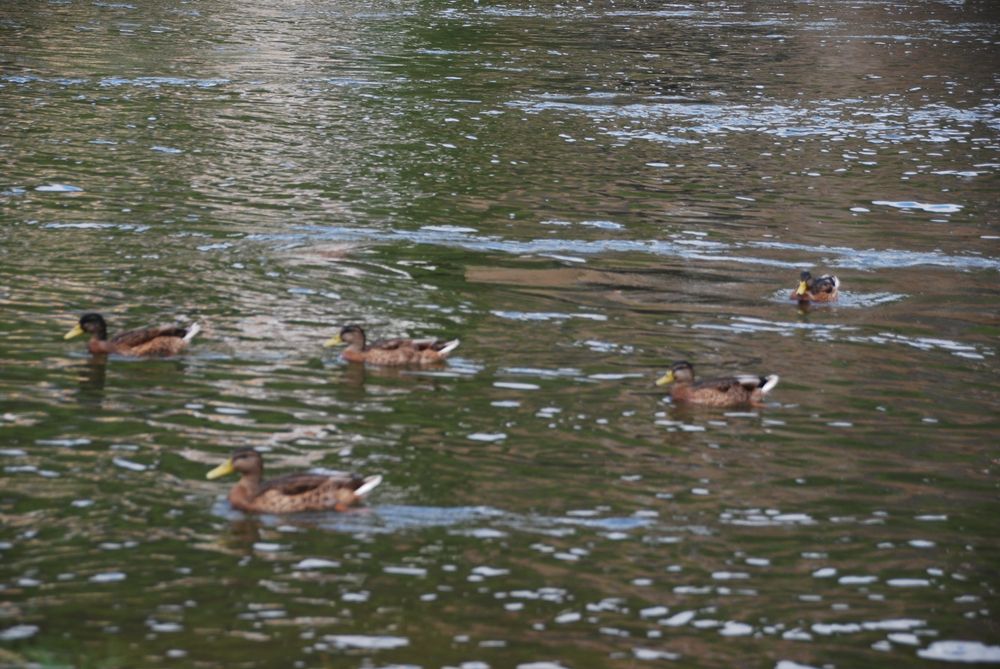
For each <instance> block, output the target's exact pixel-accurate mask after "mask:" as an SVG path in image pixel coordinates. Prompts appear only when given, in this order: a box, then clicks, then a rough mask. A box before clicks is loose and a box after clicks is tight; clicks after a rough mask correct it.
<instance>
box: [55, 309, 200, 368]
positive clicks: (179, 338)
mask: <svg viewBox="0 0 1000 669" xmlns="http://www.w3.org/2000/svg"><path fill="white" fill-rule="evenodd" d="M199 332H201V326H200V325H198V324H197V323H195V324H193V325H191V326H188V327H182V326H180V325H159V326H154V327H149V328H142V329H140V330H129V331H128V332H123V333H121V334H119V335H115V336H114V337H112V338H111V339H108V324H107V323H106V322H105V321H104V317H103V316H101V315H100V314H84V315H83V316H81V317H80V322H79V323H77V325H76V327H74V328H73V329H72V330H70V331H69V332H67V333H66V334H65V335H64V336H63V339H72V338H73V337H78V336H79V335H82V334H84V333H89V334H90V341H89V342H87V350H88V351H90V352H91V353H92V354H94V355H101V354H108V353H117V354H119V355H132V356H140V357H152V356H168V355H176V354H178V353H180V352H181V351H183V350H184V349H185V348H187V345H188V344H189V343H190V342H191V340H192V339H194V336H195V335H196V334H198V333H199Z"/></svg>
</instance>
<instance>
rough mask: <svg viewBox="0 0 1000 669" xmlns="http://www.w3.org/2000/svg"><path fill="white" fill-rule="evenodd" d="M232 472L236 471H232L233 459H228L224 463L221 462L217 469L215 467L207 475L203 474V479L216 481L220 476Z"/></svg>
mask: <svg viewBox="0 0 1000 669" xmlns="http://www.w3.org/2000/svg"><path fill="white" fill-rule="evenodd" d="M234 471H236V470H235V469H233V459H232V458H230V459H228V460H226V461H225V462H223V463H222V464H221V465H219V466H218V467H216V468H215V469H213V470H212V471H210V472H209V473H207V474H205V478H207V479H217V478H219V477H220V476H225V475H226V474H232V473H233V472H234Z"/></svg>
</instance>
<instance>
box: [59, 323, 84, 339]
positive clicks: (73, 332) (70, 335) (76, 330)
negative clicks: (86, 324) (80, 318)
mask: <svg viewBox="0 0 1000 669" xmlns="http://www.w3.org/2000/svg"><path fill="white" fill-rule="evenodd" d="M82 334H83V328H82V327H80V324H79V323H77V324H76V326H75V327H74V328H73V329H72V330H70V331H69V332H67V333H66V334H64V335H63V339H72V338H73V337H79V336H80V335H82Z"/></svg>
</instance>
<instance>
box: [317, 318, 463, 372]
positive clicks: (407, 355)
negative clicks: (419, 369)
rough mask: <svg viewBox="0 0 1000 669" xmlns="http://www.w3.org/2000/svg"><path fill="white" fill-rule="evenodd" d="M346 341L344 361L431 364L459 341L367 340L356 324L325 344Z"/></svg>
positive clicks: (440, 359)
mask: <svg viewBox="0 0 1000 669" xmlns="http://www.w3.org/2000/svg"><path fill="white" fill-rule="evenodd" d="M338 344H347V348H345V349H344V351H343V353H341V354H340V355H341V357H343V358H344V360H349V361H350V362H367V363H371V364H373V365H429V364H433V363H435V362H441V361H443V360H444V359H445V358H447V357H448V354H449V353H451V352H452V351H454V350H455V349H456V348H458V344H459V341H458V340H457V339H451V340H449V341H443V340H440V339H382V340H379V341H374V342H371V343H368V342H367V340H366V339H365V332H364V330H362V329H361V328H360V327H358V326H357V325H348V326H347V327H345V328H343V329H342V330H341V331H340V334H338V335H334V336H333V337H331V338H330V339H329V340H328V341H327V342H326V343H325V344H324V346H327V347H330V346H337V345H338Z"/></svg>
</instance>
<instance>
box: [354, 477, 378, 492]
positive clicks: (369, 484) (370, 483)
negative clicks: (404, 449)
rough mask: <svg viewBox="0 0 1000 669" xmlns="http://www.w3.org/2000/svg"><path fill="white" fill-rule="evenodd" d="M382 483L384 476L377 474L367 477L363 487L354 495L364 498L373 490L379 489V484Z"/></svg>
mask: <svg viewBox="0 0 1000 669" xmlns="http://www.w3.org/2000/svg"><path fill="white" fill-rule="evenodd" d="M381 482H382V476H381V475H380V474H376V475H375V476H367V477H365V482H364V483H362V484H361V486H360V487H358V489H357V490H355V491H354V494H355V495H357V496H358V497H364V496H365V495H367V494H368V493H370V492H371V491H372V490H374V489H375V488H377V487H378V484H379V483H381Z"/></svg>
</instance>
